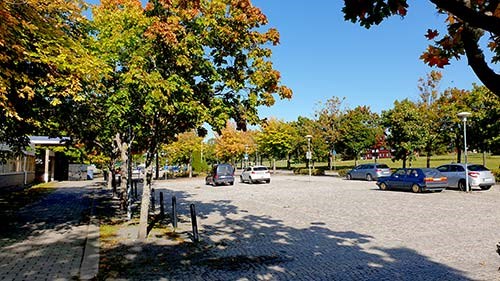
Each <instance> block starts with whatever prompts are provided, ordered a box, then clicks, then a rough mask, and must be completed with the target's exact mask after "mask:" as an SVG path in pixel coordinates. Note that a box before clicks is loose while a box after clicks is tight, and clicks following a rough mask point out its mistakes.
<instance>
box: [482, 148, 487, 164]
mask: <svg viewBox="0 0 500 281" xmlns="http://www.w3.org/2000/svg"><path fill="white" fill-rule="evenodd" d="M483 166H486V150H484V149H483Z"/></svg>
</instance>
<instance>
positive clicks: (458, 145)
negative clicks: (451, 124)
mask: <svg viewBox="0 0 500 281" xmlns="http://www.w3.org/2000/svg"><path fill="white" fill-rule="evenodd" d="M460 140H461V139H460V137H459V135H457V138H456V139H455V147H456V148H457V163H462V149H461V147H460Z"/></svg>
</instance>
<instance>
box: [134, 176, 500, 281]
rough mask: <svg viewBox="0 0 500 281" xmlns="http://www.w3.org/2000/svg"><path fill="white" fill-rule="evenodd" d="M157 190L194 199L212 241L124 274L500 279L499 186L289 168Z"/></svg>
mask: <svg viewBox="0 0 500 281" xmlns="http://www.w3.org/2000/svg"><path fill="white" fill-rule="evenodd" d="M155 189H156V191H157V192H159V191H163V192H164V195H165V198H167V199H166V200H169V199H168V198H171V196H173V195H175V196H176V197H177V201H178V202H179V213H180V214H181V215H184V216H189V204H191V203H194V204H195V205H196V208H197V210H198V220H199V224H200V226H199V228H200V237H201V239H202V244H204V245H209V246H206V247H205V250H204V253H203V254H202V255H199V256H196V257H195V258H185V259H184V260H182V259H183V258H182V257H179V259H181V261H179V262H178V263H177V264H176V266H174V267H173V268H172V267H168V270H167V269H166V268H167V267H166V266H164V267H162V266H161V265H158V268H156V269H155V271H151V272H141V273H140V275H137V276H135V277H134V276H129V278H125V279H144V280H500V272H499V271H498V269H499V266H500V256H498V254H497V253H496V252H495V250H496V247H495V245H496V243H498V242H499V241H500V208H499V207H500V187H499V186H498V185H497V186H494V187H493V188H492V189H491V190H489V191H479V190H476V191H474V192H472V193H469V194H466V193H464V192H459V191H457V190H446V191H444V192H442V193H424V194H413V193H411V192H401V191H380V190H378V188H377V186H376V185H375V183H374V182H366V181H347V180H344V179H340V178H334V177H313V178H312V180H309V178H308V177H307V176H304V177H303V176H288V175H284V176H275V177H273V179H272V181H271V184H244V183H236V184H235V185H234V186H218V187H212V186H206V185H204V182H203V180H202V179H195V180H176V181H163V182H162V181H160V182H157V183H156V184H155ZM167 202H168V201H167ZM188 257H189V256H188ZM191 257H193V256H191ZM132 266H133V265H132ZM138 270H139V271H140V269H138Z"/></svg>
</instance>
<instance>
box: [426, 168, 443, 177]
mask: <svg viewBox="0 0 500 281" xmlns="http://www.w3.org/2000/svg"><path fill="white" fill-rule="evenodd" d="M422 171H423V172H424V175H425V177H426V178H440V177H442V174H441V173H440V172H439V171H438V170H436V169H422Z"/></svg>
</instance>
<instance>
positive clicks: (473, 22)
mask: <svg viewBox="0 0 500 281" xmlns="http://www.w3.org/2000/svg"><path fill="white" fill-rule="evenodd" d="M429 1H430V2H431V3H433V4H434V5H435V6H436V10H437V12H438V13H440V14H444V15H446V20H445V21H446V25H447V32H446V33H445V34H444V35H443V36H441V37H440V36H439V32H438V31H437V30H435V29H434V30H433V29H428V30H427V34H426V35H425V36H426V37H427V39H429V40H430V41H433V43H432V45H430V46H429V47H428V48H427V50H426V51H425V52H424V54H423V55H422V56H421V59H422V60H423V61H424V62H425V63H427V64H428V65H430V66H437V67H440V68H442V67H444V66H445V65H448V64H449V61H450V59H452V58H456V59H459V58H460V57H461V56H463V55H464V54H465V56H466V57H467V60H468V64H469V65H470V67H471V68H472V70H473V71H474V72H475V73H476V75H477V76H478V78H479V79H480V80H481V81H482V82H483V83H484V85H486V87H488V88H489V89H490V90H491V91H492V92H493V93H494V94H496V95H497V96H499V97H500V83H498V81H500V74H499V73H496V72H495V68H494V65H495V64H496V63H498V62H499V60H500V5H499V3H498V1H484V0H467V1H463V0H429ZM407 2H408V1H407V0H344V8H343V9H342V11H343V12H344V15H345V19H346V20H349V21H352V22H358V23H359V24H360V25H362V26H364V27H366V28H370V27H371V26H372V25H378V24H380V23H381V22H382V21H383V20H384V19H385V18H387V17H389V16H392V15H398V16H401V17H404V16H405V15H406V13H407V11H408V7H409V5H408V3H407ZM482 39H483V40H484V41H486V42H487V43H486V44H485V45H486V46H487V47H486V48H488V49H489V51H491V52H492V54H493V55H492V56H491V60H490V61H489V62H488V59H487V58H486V56H485V55H484V48H483V47H481V46H482V45H483V44H481V42H480V41H481V40H482ZM489 63H491V65H492V66H490V65H489Z"/></svg>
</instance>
